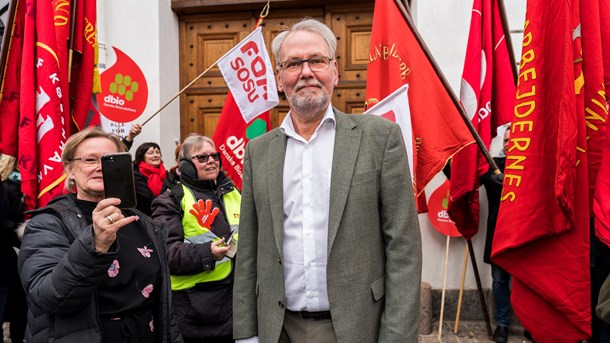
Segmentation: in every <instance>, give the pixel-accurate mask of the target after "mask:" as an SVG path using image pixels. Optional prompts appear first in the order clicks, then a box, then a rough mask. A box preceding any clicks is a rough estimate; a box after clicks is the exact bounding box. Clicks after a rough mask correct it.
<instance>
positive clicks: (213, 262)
mask: <svg viewBox="0 0 610 343" xmlns="http://www.w3.org/2000/svg"><path fill="white" fill-rule="evenodd" d="M179 170H180V182H178V183H177V184H176V185H175V186H173V187H172V188H170V189H169V190H167V191H166V192H165V193H163V194H161V195H160V196H159V197H157V198H156V199H155V200H154V201H153V204H152V210H153V218H156V219H160V220H162V221H165V222H166V223H167V225H168V226H169V228H170V232H169V237H168V239H167V248H168V255H169V270H170V274H171V286H172V291H173V297H172V298H173V305H174V313H175V315H176V321H177V322H178V326H179V329H180V333H181V334H182V337H183V338H184V341H185V342H186V343H189V342H233V339H232V336H233V313H232V298H233V260H232V259H230V258H229V257H227V256H226V254H227V251H228V250H229V245H228V244H227V242H228V241H229V238H230V237H231V236H232V235H233V240H235V238H236V237H235V236H236V234H237V227H238V225H239V206H240V202H241V196H240V194H239V192H238V191H237V189H236V188H235V185H234V184H233V182H232V181H231V180H230V179H229V178H228V177H227V176H225V174H224V173H223V172H221V158H220V154H219V153H218V152H217V151H216V147H215V145H214V142H213V141H212V140H211V139H210V138H208V137H205V136H201V135H191V136H189V137H187V138H186V139H185V140H184V142H183V143H182V149H181V151H180V162H179Z"/></svg>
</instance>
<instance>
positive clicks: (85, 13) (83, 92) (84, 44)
mask: <svg viewBox="0 0 610 343" xmlns="http://www.w3.org/2000/svg"><path fill="white" fill-rule="evenodd" d="M95 6H96V0H78V1H77V2H76V13H75V16H74V18H75V20H74V32H75V34H74V42H73V55H72V70H71V82H70V99H71V103H70V109H71V110H72V124H73V125H74V126H75V127H74V129H75V130H76V131H79V130H82V129H83V128H85V127H88V126H92V125H100V115H99V112H97V111H90V109H91V106H92V104H91V99H92V95H93V82H94V78H93V75H94V73H95V72H94V70H95V54H96V49H97V30H96V20H97V19H96V8H95Z"/></svg>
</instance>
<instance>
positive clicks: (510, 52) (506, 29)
mask: <svg viewBox="0 0 610 343" xmlns="http://www.w3.org/2000/svg"><path fill="white" fill-rule="evenodd" d="M497 5H498V10H499V11H500V20H501V21H502V30H503V31H504V39H505V40H506V46H507V47H508V57H509V59H510V66H511V70H512V71H513V79H514V81H515V86H516V85H517V78H518V77H519V72H518V71H517V62H516V61H515V55H514V54H513V43H512V40H511V38H510V29H509V26H508V19H507V16H506V8H505V7H504V0H498V3H497Z"/></svg>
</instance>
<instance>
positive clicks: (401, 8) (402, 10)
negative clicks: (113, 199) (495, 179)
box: [394, 0, 501, 174]
mask: <svg viewBox="0 0 610 343" xmlns="http://www.w3.org/2000/svg"><path fill="white" fill-rule="evenodd" d="M394 3H395V4H396V6H397V7H398V9H399V11H400V13H401V14H402V16H403V18H404V19H405V21H406V23H407V25H409V28H410V29H411V32H413V36H414V37H415V39H417V42H418V43H419V45H420V46H421V48H422V51H423V52H424V54H426V57H427V58H428V60H429V61H430V64H431V65H432V68H434V70H435V71H436V74H437V75H438V77H439V79H440V80H441V83H442V84H443V86H444V87H445V90H446V91H447V94H449V97H450V98H451V100H452V101H453V104H454V105H455V107H456V108H457V110H458V112H459V113H460V116H461V117H462V119H463V120H464V123H465V124H466V127H468V131H470V133H471V134H472V137H473V138H474V140H475V142H476V143H477V145H478V146H479V149H480V150H481V153H483V156H484V157H485V160H486V161H487V163H489V166H490V167H491V170H493V173H494V174H500V173H501V172H500V169H499V168H498V165H497V164H496V162H494V160H493V158H492V157H491V154H490V153H489V150H488V149H487V147H486V146H485V143H484V142H483V140H482V139H481V136H479V133H478V132H477V130H476V129H475V128H474V126H473V125H472V123H471V122H470V119H469V118H468V114H466V111H465V110H464V107H463V106H462V104H461V103H460V101H459V100H458V98H457V97H456V96H455V94H454V93H453V90H452V89H451V86H450V85H449V82H448V81H447V79H445V75H443V73H442V72H441V69H440V67H439V66H438V64H436V61H435V60H434V58H433V57H432V53H431V52H430V50H429V49H428V47H427V46H426V43H424V40H423V38H422V37H421V36H420V35H419V32H418V31H417V28H416V27H415V24H414V23H413V20H411V16H410V15H409V14H408V12H407V9H406V8H405V6H404V5H403V4H402V1H401V0H394Z"/></svg>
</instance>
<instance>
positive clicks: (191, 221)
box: [170, 185, 241, 291]
mask: <svg viewBox="0 0 610 343" xmlns="http://www.w3.org/2000/svg"><path fill="white" fill-rule="evenodd" d="M182 189H183V191H184V196H183V197H182V201H181V202H180V206H181V207H182V210H183V213H184V214H183V215H182V227H183V229H184V242H185V243H191V244H202V243H207V242H213V241H216V240H218V239H220V238H218V236H216V235H215V234H214V233H213V232H212V231H210V230H209V229H208V228H204V227H201V226H200V225H199V222H198V221H197V218H196V217H195V216H194V215H193V214H191V213H190V209H191V208H193V205H194V204H195V203H196V199H195V195H194V194H193V192H192V191H191V190H190V189H189V188H188V187H186V186H185V185H182ZM222 199H223V202H224V207H225V214H226V218H227V221H228V222H229V225H230V226H231V232H235V230H237V227H238V226H239V207H240V204H241V194H239V192H238V191H237V189H233V190H232V191H230V192H229V193H227V194H224V195H223V196H222ZM231 269H232V263H231V260H230V259H229V258H227V257H224V258H223V259H222V260H220V261H216V266H215V267H214V269H213V270H210V271H205V272H201V273H198V274H194V275H170V279H171V283H172V290H174V291H180V290H184V289H189V288H192V287H194V286H195V285H196V284H198V283H202V282H211V281H218V280H222V279H224V278H226V277H227V276H229V274H231Z"/></svg>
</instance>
